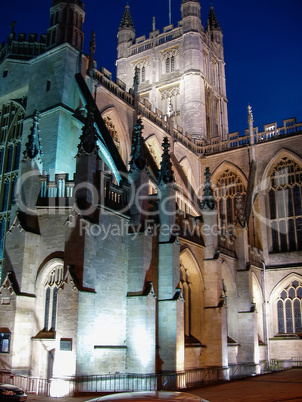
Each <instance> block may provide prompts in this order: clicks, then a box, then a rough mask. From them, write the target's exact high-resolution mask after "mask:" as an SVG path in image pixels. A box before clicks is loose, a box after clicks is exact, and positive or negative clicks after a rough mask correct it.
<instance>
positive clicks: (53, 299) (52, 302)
mask: <svg viewBox="0 0 302 402" xmlns="http://www.w3.org/2000/svg"><path fill="white" fill-rule="evenodd" d="M63 276H64V268H63V266H62V265H57V266H55V267H54V268H53V269H52V270H51V271H50V272H49V274H48V276H47V279H46V282H45V285H44V287H45V311H44V331H55V329H56V318H57V308H58V290H59V287H60V286H61V284H62V282H63V279H64V278H63Z"/></svg>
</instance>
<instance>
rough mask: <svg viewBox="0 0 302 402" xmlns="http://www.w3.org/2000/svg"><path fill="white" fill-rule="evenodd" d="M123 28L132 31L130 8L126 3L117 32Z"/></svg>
mask: <svg viewBox="0 0 302 402" xmlns="http://www.w3.org/2000/svg"><path fill="white" fill-rule="evenodd" d="M125 28H131V29H133V30H134V25H133V22H132V17H131V14H130V6H129V4H128V3H127V5H126V8H125V12H124V15H123V18H122V22H121V25H120V27H119V30H121V29H125Z"/></svg>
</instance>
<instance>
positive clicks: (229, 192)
mask: <svg viewBox="0 0 302 402" xmlns="http://www.w3.org/2000/svg"><path fill="white" fill-rule="evenodd" d="M215 185H216V187H215V196H216V201H217V209H218V220H219V226H220V228H223V227H225V226H226V225H233V224H234V222H235V217H236V213H235V212H236V211H235V208H236V197H237V196H238V194H240V195H241V202H242V204H243V205H244V203H245V197H246V188H245V185H244V184H243V182H242V179H241V178H240V176H239V175H238V174H236V173H235V172H233V171H232V170H229V169H227V170H225V172H224V173H223V174H222V175H221V176H220V177H219V179H218V180H217V181H216V183H215Z"/></svg>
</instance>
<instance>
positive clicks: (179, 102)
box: [116, 0, 228, 143]
mask: <svg viewBox="0 0 302 402" xmlns="http://www.w3.org/2000/svg"><path fill="white" fill-rule="evenodd" d="M200 10H201V6H200V1H199V0H182V2H181V17H182V19H181V21H179V22H178V26H177V27H174V26H173V24H171V25H168V26H166V27H164V28H163V32H160V30H159V29H156V27H155V20H153V27H152V30H151V32H150V34H149V38H146V36H140V37H137V38H136V36H135V30H134V25H133V22H132V18H131V15H130V10H129V6H128V5H127V6H126V10H125V13H124V15H123V18H122V22H121V25H120V28H119V32H118V55H117V62H116V65H117V77H118V78H119V79H120V80H121V81H123V82H124V83H125V84H126V87H127V90H129V89H130V88H132V86H133V77H134V75H135V71H136V72H137V74H138V79H139V85H138V94H139V98H140V101H141V102H142V103H144V104H148V105H151V106H149V107H151V109H152V110H157V111H159V113H160V115H161V116H167V117H169V116H170V115H171V114H173V116H174V126H175V128H176V127H177V126H178V127H180V128H181V130H182V132H183V133H187V134H188V135H189V136H190V137H191V138H192V139H193V140H194V141H203V142H204V141H206V142H207V143H210V142H211V141H212V139H213V138H216V139H217V138H219V139H222V140H225V139H226V138H227V134H228V118H227V98H226V86H225V62H224V54H223V35H222V31H221V29H220V26H219V23H218V20H217V18H216V15H215V12H214V8H213V6H211V8H210V12H209V17H208V20H207V26H206V29H204V27H203V25H202V21H201V16H200Z"/></svg>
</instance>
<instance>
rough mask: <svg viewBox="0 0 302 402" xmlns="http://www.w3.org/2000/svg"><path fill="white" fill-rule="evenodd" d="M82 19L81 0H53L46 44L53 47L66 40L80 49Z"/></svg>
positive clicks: (82, 33)
mask: <svg viewBox="0 0 302 402" xmlns="http://www.w3.org/2000/svg"><path fill="white" fill-rule="evenodd" d="M84 19H85V12H84V3H83V2H82V1H81V0H53V2H52V7H51V9H50V27H49V28H48V30H47V46H48V47H53V46H57V45H60V44H62V43H65V42H67V43H70V44H71V45H72V46H74V47H75V48H76V49H78V50H80V51H82V50H83V42H84V32H83V22H84Z"/></svg>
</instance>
